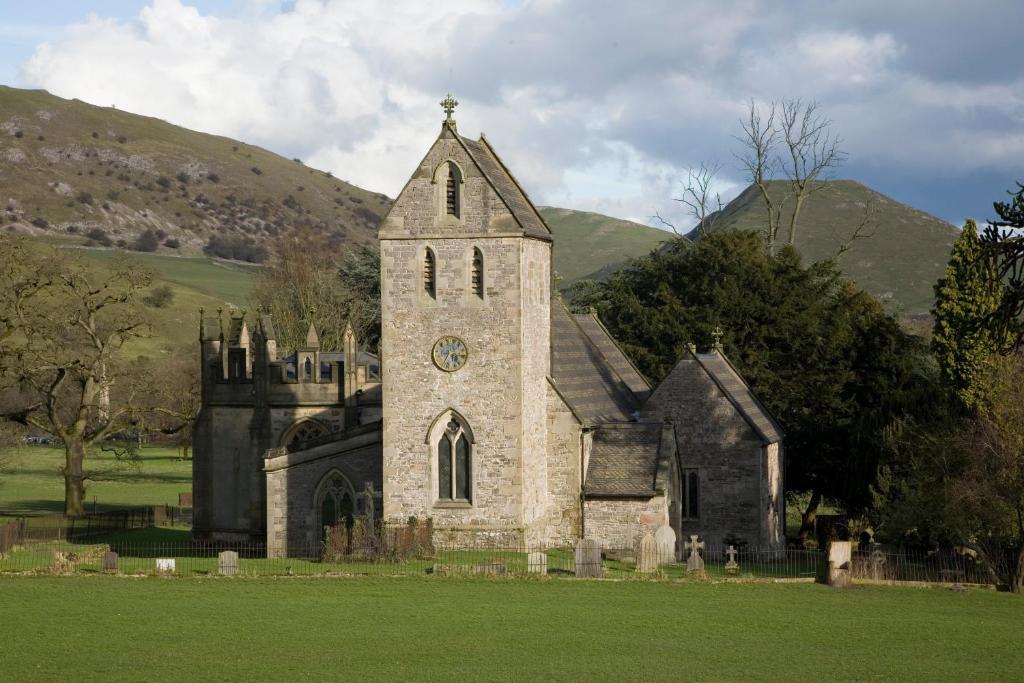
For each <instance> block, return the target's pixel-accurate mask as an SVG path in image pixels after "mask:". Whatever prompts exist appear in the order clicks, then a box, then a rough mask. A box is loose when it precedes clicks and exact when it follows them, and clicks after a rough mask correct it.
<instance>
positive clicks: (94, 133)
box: [92, 131, 100, 138]
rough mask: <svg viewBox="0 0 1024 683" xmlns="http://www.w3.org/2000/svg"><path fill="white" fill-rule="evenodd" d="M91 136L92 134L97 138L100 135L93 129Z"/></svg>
mask: <svg viewBox="0 0 1024 683" xmlns="http://www.w3.org/2000/svg"><path fill="white" fill-rule="evenodd" d="M92 136H93V138H98V137H99V136H100V134H99V133H97V132H96V131H93V132H92Z"/></svg>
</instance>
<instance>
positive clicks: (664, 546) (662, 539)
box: [654, 524, 676, 564]
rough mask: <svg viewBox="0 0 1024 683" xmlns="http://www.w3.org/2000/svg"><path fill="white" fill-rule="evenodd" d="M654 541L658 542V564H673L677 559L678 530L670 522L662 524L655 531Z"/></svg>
mask: <svg viewBox="0 0 1024 683" xmlns="http://www.w3.org/2000/svg"><path fill="white" fill-rule="evenodd" d="M654 542H655V543H657V544H658V564H671V563H672V562H675V561H676V532H675V529H673V528H672V527H670V526H669V525H668V524H662V525H661V526H659V527H658V530H657V531H655V532H654Z"/></svg>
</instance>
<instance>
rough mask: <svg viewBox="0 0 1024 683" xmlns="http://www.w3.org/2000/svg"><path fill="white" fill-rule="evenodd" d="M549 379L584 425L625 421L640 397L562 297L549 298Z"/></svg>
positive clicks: (634, 410)
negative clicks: (637, 396) (575, 318)
mask: <svg viewBox="0 0 1024 683" xmlns="http://www.w3.org/2000/svg"><path fill="white" fill-rule="evenodd" d="M551 381H552V384H554V386H555V388H556V389H557V390H558V393H559V394H560V395H561V396H562V398H563V399H564V400H565V402H566V403H567V404H568V405H569V408H570V409H571V410H572V411H573V413H574V414H575V415H576V416H577V417H578V418H579V419H580V420H581V421H582V422H583V423H584V424H585V425H586V426H591V425H596V424H600V423H603V422H628V421H630V420H631V419H633V416H634V415H635V414H636V413H637V411H638V410H639V408H640V401H639V400H637V398H636V396H634V395H633V392H632V391H631V390H630V388H629V384H627V382H626V381H624V380H623V379H622V377H620V376H619V374H618V373H617V372H616V370H615V368H614V367H613V365H612V363H610V362H609V361H608V359H607V358H605V356H604V355H603V354H602V353H601V350H600V348H598V346H597V345H596V344H594V343H593V342H592V341H591V340H590V338H589V337H588V335H587V334H586V333H585V332H584V331H583V329H582V328H581V327H580V325H579V324H578V323H577V321H576V320H574V319H573V316H572V315H570V314H569V311H567V310H566V308H565V306H564V305H563V304H562V302H561V301H558V300H553V301H552V302H551Z"/></svg>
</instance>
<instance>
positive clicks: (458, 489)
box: [437, 417, 472, 503]
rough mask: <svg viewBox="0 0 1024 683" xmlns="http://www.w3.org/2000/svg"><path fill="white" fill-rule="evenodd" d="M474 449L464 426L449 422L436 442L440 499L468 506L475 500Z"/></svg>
mask: <svg viewBox="0 0 1024 683" xmlns="http://www.w3.org/2000/svg"><path fill="white" fill-rule="evenodd" d="M471 468H472V445H471V444H470V443H469V438H468V436H467V435H466V430H465V429H464V428H463V426H462V424H461V423H460V422H459V421H458V420H456V419H455V418H454V417H453V418H452V419H451V420H449V422H448V424H447V425H446V427H445V430H444V433H443V434H442V435H441V438H440V439H439V440H438V442H437V498H438V500H440V501H460V502H466V503H468V502H469V501H470V500H471V497H472V469H471Z"/></svg>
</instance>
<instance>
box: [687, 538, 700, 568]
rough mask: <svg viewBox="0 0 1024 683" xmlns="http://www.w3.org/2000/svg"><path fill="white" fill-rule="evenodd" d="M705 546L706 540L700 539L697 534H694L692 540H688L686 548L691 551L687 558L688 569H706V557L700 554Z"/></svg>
mask: <svg viewBox="0 0 1024 683" xmlns="http://www.w3.org/2000/svg"><path fill="white" fill-rule="evenodd" d="M703 548H704V541H702V540H700V536H698V535H697V534H692V535H691V536H690V540H689V541H687V542H686V549H687V550H689V551H690V555H689V557H687V558H686V571H688V572H701V571H704V559H703V558H701V556H700V551H701V550H702V549H703Z"/></svg>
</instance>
